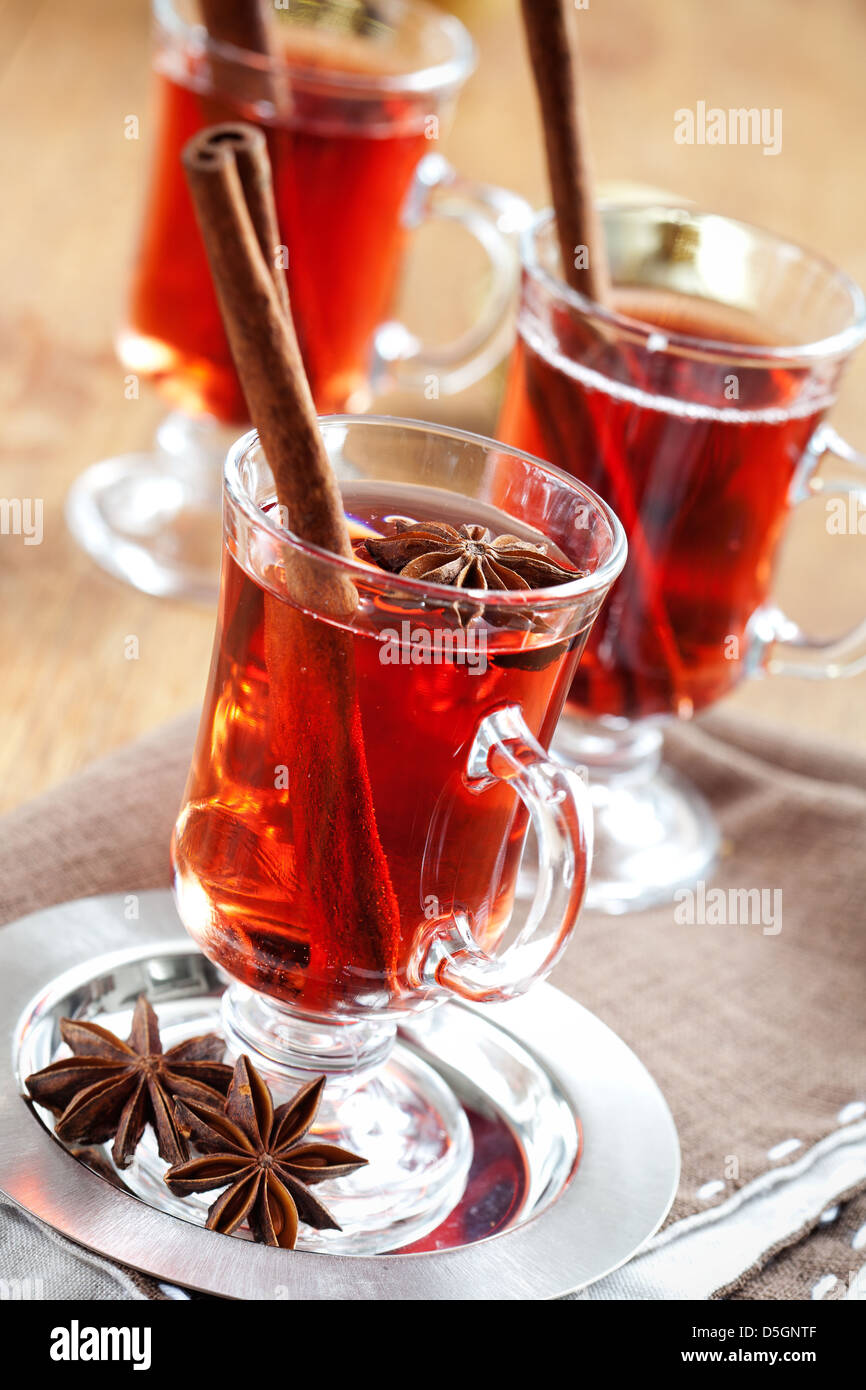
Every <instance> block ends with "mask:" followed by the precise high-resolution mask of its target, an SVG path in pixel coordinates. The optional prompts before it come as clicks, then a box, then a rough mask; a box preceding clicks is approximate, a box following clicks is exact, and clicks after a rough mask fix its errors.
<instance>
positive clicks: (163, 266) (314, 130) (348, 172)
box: [120, 37, 431, 421]
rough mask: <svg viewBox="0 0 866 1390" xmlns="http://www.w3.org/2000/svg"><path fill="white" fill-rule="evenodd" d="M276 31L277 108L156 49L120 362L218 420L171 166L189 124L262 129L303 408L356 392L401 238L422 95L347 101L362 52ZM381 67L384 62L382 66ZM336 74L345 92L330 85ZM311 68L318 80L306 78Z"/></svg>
mask: <svg viewBox="0 0 866 1390" xmlns="http://www.w3.org/2000/svg"><path fill="white" fill-rule="evenodd" d="M298 45H299V41H298V39H297V38H295V39H292V38H291V37H288V38H286V39H285V40H284V43H283V47H282V48H281V49H280V50H279V51H278V52H279V56H280V57H281V58H283V59H284V60H285V70H284V72H283V73H282V75H283V76H284V77H285V83H286V86H288V85H289V84H290V88H291V97H290V100H289V99H287V104H288V108H289V109H287V110H285V111H282V110H281V111H280V112H279V113H274V114H269V115H268V116H267V117H265V116H263V115H262V114H261V111H262V103H261V102H260V101H259V102H256V101H255V100H251V99H250V98H249V96H248V95H247V94H246V93H245V90H244V88H245V87H248V86H249V82H248V80H247V81H246V82H243V81H241V80H240V77H239V78H238V80H237V81H236V82H235V83H234V87H235V88H236V89H237V90H233V85H232V78H233V74H232V69H231V65H230V64H227V65H224V67H221V68H220V69H219V70H218V72H217V76H218V78H219V85H216V84H215V81H214V65H213V62H212V60H211V58H209V57H208V55H207V53H206V52H203V51H202V50H201V49H200V48H199V49H195V48H193V49H187V48H184V47H183V46H182V45H180V44H178V43H177V42H170V43H166V44H164V45H163V46H162V47H161V48H159V49H158V51H157V55H156V131H157V134H156V149H155V152H154V159H153V167H152V172H151V184H150V191H149V194H148V199H147V203H146V212H145V222H144V227H143V230H142V234H141V241H140V247H139V252H138V257H137V260H136V263H135V268H134V273H133V281H132V290H131V297H130V304H129V316H128V322H127V325H126V327H125V329H124V331H123V333H122V335H121V341H120V348H121V355H122V357H123V360H124V362H125V364H126V365H127V366H128V367H129V368H130V369H131V370H132V371H135V372H138V373H141V374H144V375H148V376H151V377H153V378H155V379H156V381H157V382H158V384H159V385H160V386H161V388H162V389H163V392H164V394H166V395H167V396H168V397H169V398H170V399H171V400H172V401H173V402H174V403H175V404H177V405H179V406H180V407H182V408H184V409H187V410H192V411H202V410H204V411H207V412H209V413H211V414H213V415H215V416H217V417H218V418H219V419H221V420H226V421H236V420H244V419H246V408H245V405H244V400H243V395H242V393H241V389H240V384H239V382H238V379H237V375H236V373H235V370H234V365H233V363H232V359H231V353H230V351H229V347H228V342H227V340H226V337H225V333H224V330H223V327H222V322H221V319H220V314H219V309H218V307H217V302H216V296H215V294H214V290H213V286H212V284H211V280H210V275H209V273H208V268H207V261H206V258H205V254H204V249H203V247H202V243H201V236H200V234H199V230H198V227H197V225H196V221H195V214H194V211H193V207H192V202H191V199H190V196H189V192H188V190H187V188H186V182H185V179H184V175H183V170H182V167H181V161H180V152H181V150H182V149H183V146H184V144H185V143H186V141H187V140H188V139H189V138H190V137H191V136H192V135H194V134H195V132H196V131H198V130H200V129H201V128H202V127H203V126H206V125H211V124H214V123H217V122H222V121H247V122H251V123H253V124H255V125H258V126H259V127H260V128H261V129H262V130H264V132H265V135H266V137H267V141H268V151H269V154H270V160H271V165H272V168H273V175H274V193H275V197H276V204H277V213H278V219H279V225H280V232H281V236H282V238H283V241H284V243H285V245H286V247H287V248H288V266H287V274H288V281H289V292H290V295H291V300H292V310H293V315H294V320H295V323H296V325H297V330H298V337H299V340H300V345H301V350H302V353H303V357H304V364H305V366H306V369H307V374H308V376H309V379H310V385H311V387H312V391H313V396H314V398H315V400H316V404H317V406H318V407H319V409H320V410H322V411H323V412H327V411H331V410H337V409H342V408H343V407H344V406H346V405H347V403H351V402H352V400H353V399H356V400H357V399H359V393H362V392H363V390H364V389H365V384H366V381H367V377H368V370H369V357H370V351H371V344H372V339H373V334H374V331H375V329H376V328H377V327H378V325H379V324H380V323H381V322H382V320H383V319H384V318H385V316H386V314H387V311H388V307H389V304H390V302H391V299H392V297H393V294H394V289H395V284H396V280H397V275H398V270H399V265H400V257H401V253H402V249H403V242H404V236H405V231H404V228H403V226H402V223H401V211H402V208H403V204H404V202H405V199H406V195H407V192H408V190H409V187H410V185H411V182H412V177H413V174H414V172H415V169H416V167H417V165H418V162H419V160H420V159H421V158H422V156H423V155H424V154H425V153H426V152H427V151H428V150H429V149H430V144H429V141H428V140H427V139H426V138H425V122H426V121H428V119H429V108H430V106H431V99H430V98H429V97H428V98H427V99H426V101H425V100H424V99H419V98H417V97H412V96H404V95H400V94H399V93H398V94H395V95H393V96H388V97H385V96H381V97H379V99H377V100H371V99H370V98H369V97H368V98H366V99H362V98H359V97H357V96H355V97H353V96H352V94H351V92H352V89H351V82H352V80H353V79H358V78H359V77H360V76H363V77H365V78H366V79H367V80H369V81H370V82H373V81H374V80H375V79H376V77H377V75H378V76H382V75H383V74H382V73H379V74H377V69H376V66H375V61H376V45H375V44H374V43H370V44H367V45H365V46H364V47H365V49H368V50H369V53H368V54H366V56H363V57H362V56H359V54H358V52H357V50H356V49H352V48H349V47H345V46H344V48H342V49H341V48H340V47H339V46H336V47H335V46H334V44H330V43H329V44H325V43H324V42H322V43H320V44H319V45H318V47H316V46H315V45H313V46H311V45H310V44H307V45H306V46H304V47H303V48H299V46H298ZM386 71H387V70H386ZM339 74H343V75H344V76H345V78H346V81H347V84H348V87H347V95H346V96H345V98H344V99H343V100H342V101H341V100H340V98H339V96H337V97H335V95H334V90H333V84H334V82H335V81H336V80H337V77H338V75H339ZM322 77H324V78H325V79H326V80H325V81H324V82H323V81H321V80H320V79H321V78H322Z"/></svg>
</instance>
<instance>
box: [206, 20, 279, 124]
mask: <svg viewBox="0 0 866 1390" xmlns="http://www.w3.org/2000/svg"><path fill="white" fill-rule="evenodd" d="M267 2H268V0H199V6H200V8H201V17H202V19H203V20H204V26H205V28H206V29H207V33H208V38H209V39H211V40H213V45H212V47H211V51H210V66H211V73H212V77H213V81H214V85H215V86H216V87H217V88H219V89H220V90H224V91H227V92H231V93H232V95H234V96H235V97H237V98H239V99H240V100H242V101H250V102H254V101H269V102H271V103H272V104H273V105H274V106H279V105H281V103H282V97H283V92H284V83H283V80H282V78H281V77H280V75H279V72H278V69H277V66H276V64H275V63H274V61H273V60H274V57H275V53H274V49H273V45H272V43H271V35H270V30H269V27H268V22H267V17H266V5H267ZM251 54H252V55H260V56H261V62H260V63H257V62H256V59H255V57H253V58H252V59H251V58H250V55H251Z"/></svg>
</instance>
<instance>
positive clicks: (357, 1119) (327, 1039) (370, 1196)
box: [222, 984, 472, 1255]
mask: <svg viewBox="0 0 866 1390" xmlns="http://www.w3.org/2000/svg"><path fill="white" fill-rule="evenodd" d="M222 1031H223V1033H224V1036H225V1038H226V1043H227V1046H228V1050H229V1053H230V1054H231V1057H232V1058H233V1059H235V1058H237V1057H239V1056H240V1055H241V1054H242V1053H247V1054H248V1055H249V1056H250V1057H251V1060H252V1062H253V1065H254V1066H255V1067H256V1069H257V1070H258V1071H259V1072H260V1074H261V1075H262V1077H263V1078H264V1079H265V1081H266V1082H267V1084H268V1086H269V1087H270V1088H271V1093H272V1095H273V1096H274V1101H275V1103H276V1104H280V1103H281V1102H282V1101H284V1100H288V1099H289V1098H290V1097H291V1096H292V1095H293V1094H294V1093H295V1092H296V1091H297V1090H298V1089H299V1088H300V1087H301V1086H302V1085H304V1084H306V1082H308V1081H310V1080H311V1079H312V1078H313V1077H314V1076H316V1075H320V1074H321V1073H323V1072H325V1073H326V1074H327V1076H328V1085H327V1089H326V1091H325V1094H324V1097H323V1099H322V1103H321V1106H320V1108H319V1114H318V1116H317V1119H316V1123H315V1126H314V1128H313V1133H314V1135H315V1137H316V1138H317V1139H319V1140H321V1141H322V1142H324V1143H328V1144H338V1145H339V1146H340V1147H341V1148H345V1149H349V1150H351V1151H352V1152H353V1153H358V1154H361V1155H363V1157H364V1158H366V1159H367V1160H368V1164H369V1166H368V1167H367V1168H364V1169H361V1170H360V1171H359V1172H357V1173H353V1174H352V1176H351V1178H349V1179H343V1180H339V1181H336V1182H332V1183H329V1184H328V1187H327V1191H324V1190H323V1191H322V1193H321V1197H322V1200H323V1201H324V1202H325V1205H326V1206H327V1208H328V1210H329V1211H330V1212H331V1214H332V1216H333V1217H334V1219H335V1220H336V1221H337V1222H339V1224H340V1227H341V1230H339V1231H314V1230H312V1229H311V1228H310V1227H308V1226H303V1225H302V1227H301V1230H300V1234H299V1236H298V1249H299V1250H319V1251H323V1252H325V1253H328V1254H346V1255H374V1254H381V1253H383V1252H385V1251H387V1250H397V1249H399V1248H400V1247H401V1246H403V1245H408V1244H410V1243H411V1242H412V1241H414V1240H420V1239H421V1238H422V1237H423V1236H425V1235H427V1234H429V1232H430V1231H433V1230H435V1228H436V1227H437V1226H438V1225H440V1223H441V1222H442V1221H444V1220H445V1218H446V1217H447V1216H448V1214H449V1213H450V1212H451V1211H452V1210H453V1209H454V1207H455V1206H456V1205H457V1202H458V1201H459V1200H460V1197H461V1195H462V1193H463V1190H464V1188H465V1186H466V1179H467V1177H468V1174H469V1167H470V1164H471V1162H472V1136H471V1133H470V1129H469V1122H468V1120H467V1118H466V1115H465V1112H464V1110H463V1107H462V1105H461V1103H460V1101H459V1100H458V1098H457V1096H456V1095H455V1094H454V1093H453V1091H452V1090H451V1089H450V1087H448V1086H447V1085H446V1084H445V1082H444V1081H443V1080H442V1079H441V1077H440V1076H439V1075H438V1074H437V1073H436V1072H435V1071H434V1070H433V1068H432V1067H430V1066H428V1065H427V1063H425V1062H422V1061H421V1060H420V1059H419V1058H418V1057H416V1056H415V1055H414V1053H413V1052H412V1051H411V1049H410V1048H409V1047H407V1046H405V1045H404V1044H403V1043H401V1042H399V1041H398V1040H397V1029H396V1024H395V1023H393V1022H388V1023H381V1022H379V1021H378V1020H376V1021H371V1020H363V1021H359V1022H355V1023H348V1024H334V1023H329V1022H327V1021H317V1022H315V1023H313V1022H311V1021H309V1020H305V1019H302V1018H296V1017H294V1016H293V1014H292V1012H291V1010H290V1009H286V1008H284V1007H281V1006H280V1005H279V1004H276V1003H274V1002H273V1001H272V1000H269V999H266V998H265V997H264V995H261V994H256V993H254V991H252V990H250V989H247V988H246V987H245V986H244V985H241V984H233V985H231V986H230V987H229V989H228V990H227V991H226V993H225V995H224V996H223V1030H222Z"/></svg>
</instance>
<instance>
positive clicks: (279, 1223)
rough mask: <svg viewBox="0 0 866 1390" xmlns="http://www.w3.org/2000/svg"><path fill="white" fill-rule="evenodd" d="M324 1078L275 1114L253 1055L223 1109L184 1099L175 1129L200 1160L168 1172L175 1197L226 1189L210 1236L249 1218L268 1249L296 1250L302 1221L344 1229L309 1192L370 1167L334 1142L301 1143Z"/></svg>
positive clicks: (238, 1070) (244, 1061)
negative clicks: (191, 1145) (253, 1061)
mask: <svg viewBox="0 0 866 1390" xmlns="http://www.w3.org/2000/svg"><path fill="white" fill-rule="evenodd" d="M324 1085H325V1078H324V1076H320V1077H318V1078H317V1079H316V1080H315V1081H311V1082H310V1083H309V1084H308V1085H307V1086H304V1087H303V1088H302V1089H301V1090H300V1091H298V1093H297V1095H296V1096H294V1097H293V1098H292V1100H290V1101H287V1102H286V1104H285V1105H281V1106H280V1107H279V1108H278V1109H277V1110H276V1111H275V1110H274V1105H273V1101H272V1100H271V1093H270V1091H269V1090H268V1088H267V1086H266V1085H265V1083H264V1081H263V1080H262V1078H261V1077H260V1076H259V1074H258V1072H257V1071H256V1069H255V1067H254V1066H253V1065H252V1063H251V1062H250V1059H249V1058H248V1057H241V1058H240V1059H239V1060H238V1062H237V1065H236V1066H235V1071H234V1076H233V1078H232V1084H231V1088H230V1090H229V1095H228V1100H227V1102H226V1105H225V1110H224V1111H221V1110H218V1109H214V1108H213V1107H211V1106H208V1105H200V1104H198V1103H197V1102H191V1103H190V1102H183V1101H180V1102H179V1103H178V1105H177V1120H178V1124H179V1125H180V1126H181V1128H182V1129H183V1131H184V1133H185V1134H186V1135H187V1137H189V1138H191V1139H192V1141H193V1143H194V1144H195V1146H196V1148H197V1149H200V1150H201V1151H202V1153H203V1157H201V1158H192V1159H190V1161H189V1162H188V1163H182V1164H180V1165H179V1166H178V1167H176V1168H170V1169H169V1171H168V1172H167V1173H166V1175H165V1180H166V1182H167V1183H168V1185H169V1187H170V1188H171V1190H172V1192H174V1193H176V1194H177V1195H178V1196H180V1197H186V1196H187V1195H188V1194H189V1193H191V1192H212V1191H213V1190H214V1189H216V1188H218V1187H224V1188H225V1192H223V1193H222V1195H221V1196H220V1197H218V1198H217V1200H216V1201H215V1202H214V1204H213V1206H212V1207H211V1208H210V1211H209V1212H208V1218H207V1226H208V1229H209V1230H211V1231H221V1232H222V1233H223V1234H224V1235H231V1233H232V1231H234V1230H236V1229H237V1227H238V1226H240V1225H241V1223H242V1222H244V1221H246V1222H247V1224H248V1225H249V1228H250V1230H251V1231H252V1233H253V1236H254V1237H255V1239H256V1240H257V1241H260V1242H261V1243H262V1244H263V1245H278V1246H282V1248H283V1249H284V1250H292V1249H294V1245H295V1240H296V1239H297V1235H298V1222H299V1221H303V1222H305V1223H306V1225H308V1226H314V1227H315V1229H316V1230H317V1231H326V1230H331V1231H339V1230H340V1227H339V1225H338V1224H337V1222H336V1221H335V1220H334V1218H333V1216H331V1214H330V1212H329V1211H328V1210H327V1209H326V1208H325V1207H323V1206H322V1203H321V1202H320V1201H319V1200H318V1199H317V1198H316V1197H314V1196H313V1194H312V1192H310V1191H309V1189H310V1188H311V1187H312V1186H313V1184H314V1183H320V1182H325V1181H327V1180H328V1179H329V1178H343V1177H345V1176H346V1175H347V1174H348V1173H354V1171H355V1169H356V1168H361V1167H363V1166H364V1164H365V1163H366V1162H367V1160H366V1159H365V1158H360V1157H359V1156H358V1155H357V1154H353V1153H349V1151H348V1149H340V1148H337V1146H336V1145H335V1144H319V1143H312V1144H302V1143H301V1140H302V1139H303V1138H304V1136H305V1135H306V1134H307V1132H308V1131H309V1129H310V1127H311V1125H312V1123H313V1121H314V1120H315V1118H316V1111H317V1110H318V1108H319V1101H320V1100H321V1098H322V1090H323V1088H324Z"/></svg>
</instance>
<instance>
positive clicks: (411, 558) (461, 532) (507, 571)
mask: <svg viewBox="0 0 866 1390" xmlns="http://www.w3.org/2000/svg"><path fill="white" fill-rule="evenodd" d="M394 526H395V531H394V534H393V535H390V536H383V537H381V538H376V539H370V540H368V541H367V542H366V547H367V551H368V552H369V554H370V556H371V558H372V559H373V560H375V562H376V564H377V565H379V566H380V567H381V568H382V569H386V570H390V572H391V573H392V574H403V575H406V577H407V578H408V579H428V580H429V581H430V582H431V583H432V584H449V585H451V586H452V587H453V588H455V589H500V590H501V589H547V588H550V587H552V586H554V585H557V584H567V583H568V582H569V581H570V580H572V579H580V578H581V577H582V575H583V573H584V571H582V570H577V569H568V568H567V567H566V566H565V565H561V564H559V563H558V561H556V560H554V559H552V558H551V556H550V555H548V554H547V552H546V550H545V549H544V547H543V546H540V545H534V544H533V543H532V542H531V541H525V540H521V539H520V537H519V536H507V535H506V536H496V537H495V538H494V536H493V535H492V534H491V532H490V531H488V530H487V528H486V526H460V527H454V526H449V525H448V524H447V523H446V522H443V521H419V522H412V521H407V520H404V519H402V518H399V517H398V518H396V519H395V522H394Z"/></svg>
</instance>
